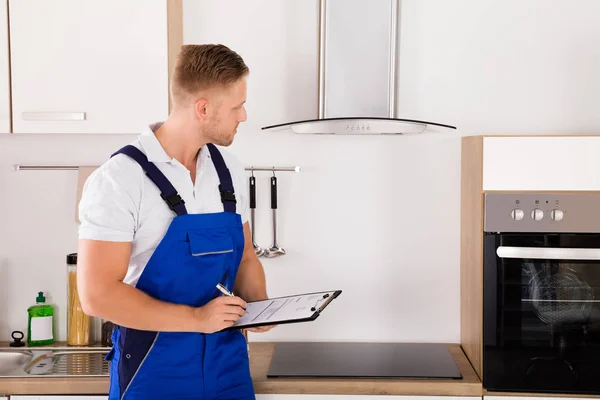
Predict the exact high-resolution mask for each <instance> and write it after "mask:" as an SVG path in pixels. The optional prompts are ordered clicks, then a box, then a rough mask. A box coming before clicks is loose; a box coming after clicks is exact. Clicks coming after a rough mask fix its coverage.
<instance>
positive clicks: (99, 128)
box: [0, 0, 169, 134]
mask: <svg viewBox="0 0 600 400" xmlns="http://www.w3.org/2000/svg"><path fill="white" fill-rule="evenodd" d="M9 13H10V42H11V43H10V52H11V65H12V68H11V72H12V116H13V132H14V133H133V134H137V133H139V132H140V130H141V129H142V128H143V127H144V125H146V124H148V123H151V122H153V121H157V120H162V119H165V118H166V117H167V115H168V104H169V99H168V75H169V73H168V60H169V59H168V37H167V30H168V24H167V1H166V0H155V1H147V0H127V1H120V0H86V1H81V0H9ZM0 76H1V74H0ZM1 87H2V86H1V85H0V88H1ZM0 93H1V91H0ZM0 104H1V102H0Z"/></svg>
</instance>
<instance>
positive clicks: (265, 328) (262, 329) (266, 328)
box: [246, 325, 277, 333]
mask: <svg viewBox="0 0 600 400" xmlns="http://www.w3.org/2000/svg"><path fill="white" fill-rule="evenodd" d="M275 327H277V325H267V326H255V327H254V328H248V329H246V330H247V331H249V332H256V333H262V332H267V331H270V330H271V329H273V328H275Z"/></svg>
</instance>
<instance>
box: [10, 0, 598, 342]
mask: <svg viewBox="0 0 600 400" xmlns="http://www.w3.org/2000/svg"><path fill="white" fill-rule="evenodd" d="M598 11H600V4H598V2H597V1H595V0H585V1H584V0H581V1H579V2H578V3H577V7H573V6H572V4H571V5H569V3H567V2H566V1H561V2H558V1H556V2H553V5H552V7H549V6H548V5H547V2H545V1H542V0H537V1H534V0H530V1H529V2H527V3H526V4H525V3H523V2H518V1H516V0H510V1H502V2H500V1H491V0H489V1H482V0H454V1H452V2H447V1H445V0H404V1H402V16H401V37H400V42H399V43H400V62H399V71H400V76H399V87H398V88H399V93H398V102H399V104H398V112H399V117H404V118H416V119H424V120H430V121H437V122H442V123H447V124H453V125H457V126H458V127H459V128H460V130H459V131H458V132H457V133H456V134H443V135H442V134H439V135H433V134H427V135H423V136H406V137H373V136H361V137H350V136H340V137H330V136H327V137H316V136H300V135H293V134H291V133H288V132H264V131H261V130H260V127H262V126H265V125H269V124H274V123H279V122H285V121H290V120H296V119H305V118H315V117H316V116H317V55H318V49H317V45H318V36H317V35H318V1H317V0H286V1H285V2H283V1H279V0H255V1H253V2H247V1H242V0H221V1H219V2H214V1H210V0H202V1H200V0H187V1H185V2H184V40H185V42H187V43H206V42H223V43H226V44H228V45H229V46H230V47H231V48H233V49H234V50H236V51H238V52H239V53H240V54H241V55H242V56H243V57H244V58H245V60H246V62H247V63H248V64H249V66H250V69H251V80H250V85H249V93H248V106H247V109H248V114H249V119H248V122H247V123H246V124H245V126H244V127H243V128H242V129H240V130H239V134H238V136H237V138H236V142H235V144H234V145H233V146H232V150H233V151H234V152H235V153H237V154H238V156H239V157H240V159H241V160H242V161H243V162H244V163H245V164H246V165H253V164H254V165H258V164H260V165H299V166H301V167H302V168H303V172H301V173H298V174H291V173H285V174H283V173H282V174H280V175H278V176H279V177H280V179H279V182H280V201H279V205H280V207H281V210H280V213H279V215H280V233H281V237H280V244H281V245H282V246H283V247H285V248H286V250H287V252H288V254H287V255H286V256H284V257H282V258H279V259H274V260H266V259H263V263H264V266H265V270H266V273H267V279H268V281H269V288H270V290H269V292H270V294H271V295H272V296H278V295H285V294H289V293H295V292H303V291H313V290H321V289H323V290H327V289H332V288H340V289H343V290H344V293H343V294H342V296H341V297H340V298H339V299H338V300H336V301H335V302H334V303H333V304H332V305H331V306H330V307H331V308H329V309H328V310H327V311H326V312H325V313H324V314H323V316H322V317H321V318H320V319H319V320H317V321H316V322H314V323H310V324H302V325H296V326H280V327H278V328H277V329H275V330H273V331H271V332H269V333H267V334H261V335H252V336H251V340H255V341H258V340H336V341H338V340H339V341H345V340H373V341H443V342H458V341H459V334H460V328H459V221H460V215H459V212H460V207H459V204H460V136H461V135H467V134H479V133H486V134H494V133H516V134H519V133H523V134H537V133H600V113H598V112H597V110H596V108H597V105H596V104H597V103H598V102H597V101H596V100H595V97H594V96H596V94H597V93H598V88H599V86H600V78H599V77H598V75H597V74H593V71H597V70H598V69H599V68H600V55H599V53H600V50H599V49H598V48H597V46H593V40H594V38H595V37H597V36H598V35H600V27H597V24H595V23H594V22H595V21H594V20H593V18H594V15H598ZM128 140H130V138H129V137H127V138H123V137H120V138H119V137H116V138H115V137H104V138H103V137H98V136H95V137H85V138H80V137H70V136H62V137H61V136H52V135H48V136H46V137H41V136H26V137H2V136H0V184H1V185H2V186H0V187H1V189H0V190H1V192H2V195H0V210H2V211H1V213H2V214H1V215H2V217H1V218H0V221H2V222H1V225H0V340H2V339H3V338H5V337H7V335H8V333H9V332H10V330H11V329H15V328H21V329H24V328H25V327H26V308H27V306H28V305H29V304H30V303H31V302H32V301H33V300H34V298H35V293H36V291H38V290H46V291H49V292H50V293H51V294H52V297H51V298H52V299H53V300H55V302H57V303H59V305H61V306H63V305H64V301H65V298H66V296H65V294H64V292H65V287H66V283H65V271H64V270H65V267H64V255H65V254H67V253H69V252H71V251H74V250H75V246H76V225H75V223H74V221H73V212H74V211H73V207H74V202H75V183H76V173H75V172H12V171H11V167H10V166H11V165H12V164H15V163H36V164H42V163H63V162H64V163H68V164H71V163H82V164H93V163H97V162H100V161H102V160H103V159H105V158H106V157H108V155H109V154H110V152H111V151H112V150H114V149H115V148H117V147H118V146H120V145H121V144H122V143H125V142H127V141H128ZM257 180H258V189H259V193H258V207H259V209H258V226H257V228H258V235H257V236H258V237H257V241H258V243H259V244H260V245H262V246H267V245H268V244H269V243H270V241H271V236H270V212H269V201H268V191H267V185H268V174H262V173H261V174H259V175H258V179H257ZM5 194H9V195H5ZM15 194H20V195H21V196H22V197H23V200H20V199H19V200H16V201H15V200H13V199H15ZM61 322H63V323H64V318H63V320H62V321H61ZM64 333H65V332H64V329H62V330H61V335H62V336H63V338H64Z"/></svg>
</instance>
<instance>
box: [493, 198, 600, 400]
mask: <svg viewBox="0 0 600 400" xmlns="http://www.w3.org/2000/svg"><path fill="white" fill-rule="evenodd" d="M484 231H485V232H484V249H483V250H484V282H483V298H484V300H483V304H484V312H483V386H484V388H485V389H487V390H488V391H503V392H511V391H515V392H541V393H543V392H546V393H566V394H568V393H574V394H577V393H581V394H584V393H585V394H599V393H600V193H596V192H588V193H532V192H526V193H514V192H511V193H498V192H489V193H486V194H485V208H484Z"/></svg>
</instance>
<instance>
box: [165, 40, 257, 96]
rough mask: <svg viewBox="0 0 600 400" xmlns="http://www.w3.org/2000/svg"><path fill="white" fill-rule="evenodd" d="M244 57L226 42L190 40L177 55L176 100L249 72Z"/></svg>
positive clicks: (175, 75)
mask: <svg viewBox="0 0 600 400" xmlns="http://www.w3.org/2000/svg"><path fill="white" fill-rule="evenodd" d="M248 72H249V69H248V66H247V65H246V63H245V62H244V60H243V59H242V57H241V56H240V55H239V54H238V53H236V52H235V51H233V50H231V49H230V48H228V47H227V46H224V45H222V44H187V45H183V46H182V47H181V51H180V52H179V55H178V56H177V61H176V62H175V68H174V69H173V77H172V79H171V94H172V96H173V101H174V103H180V102H185V101H187V99H189V97H191V96H193V95H194V94H196V93H197V92H198V91H200V90H203V89H209V88H211V87H213V86H217V85H221V86H227V85H229V84H231V83H234V82H237V81H238V80H239V79H241V78H242V77H244V76H245V75H247V74H248Z"/></svg>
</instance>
